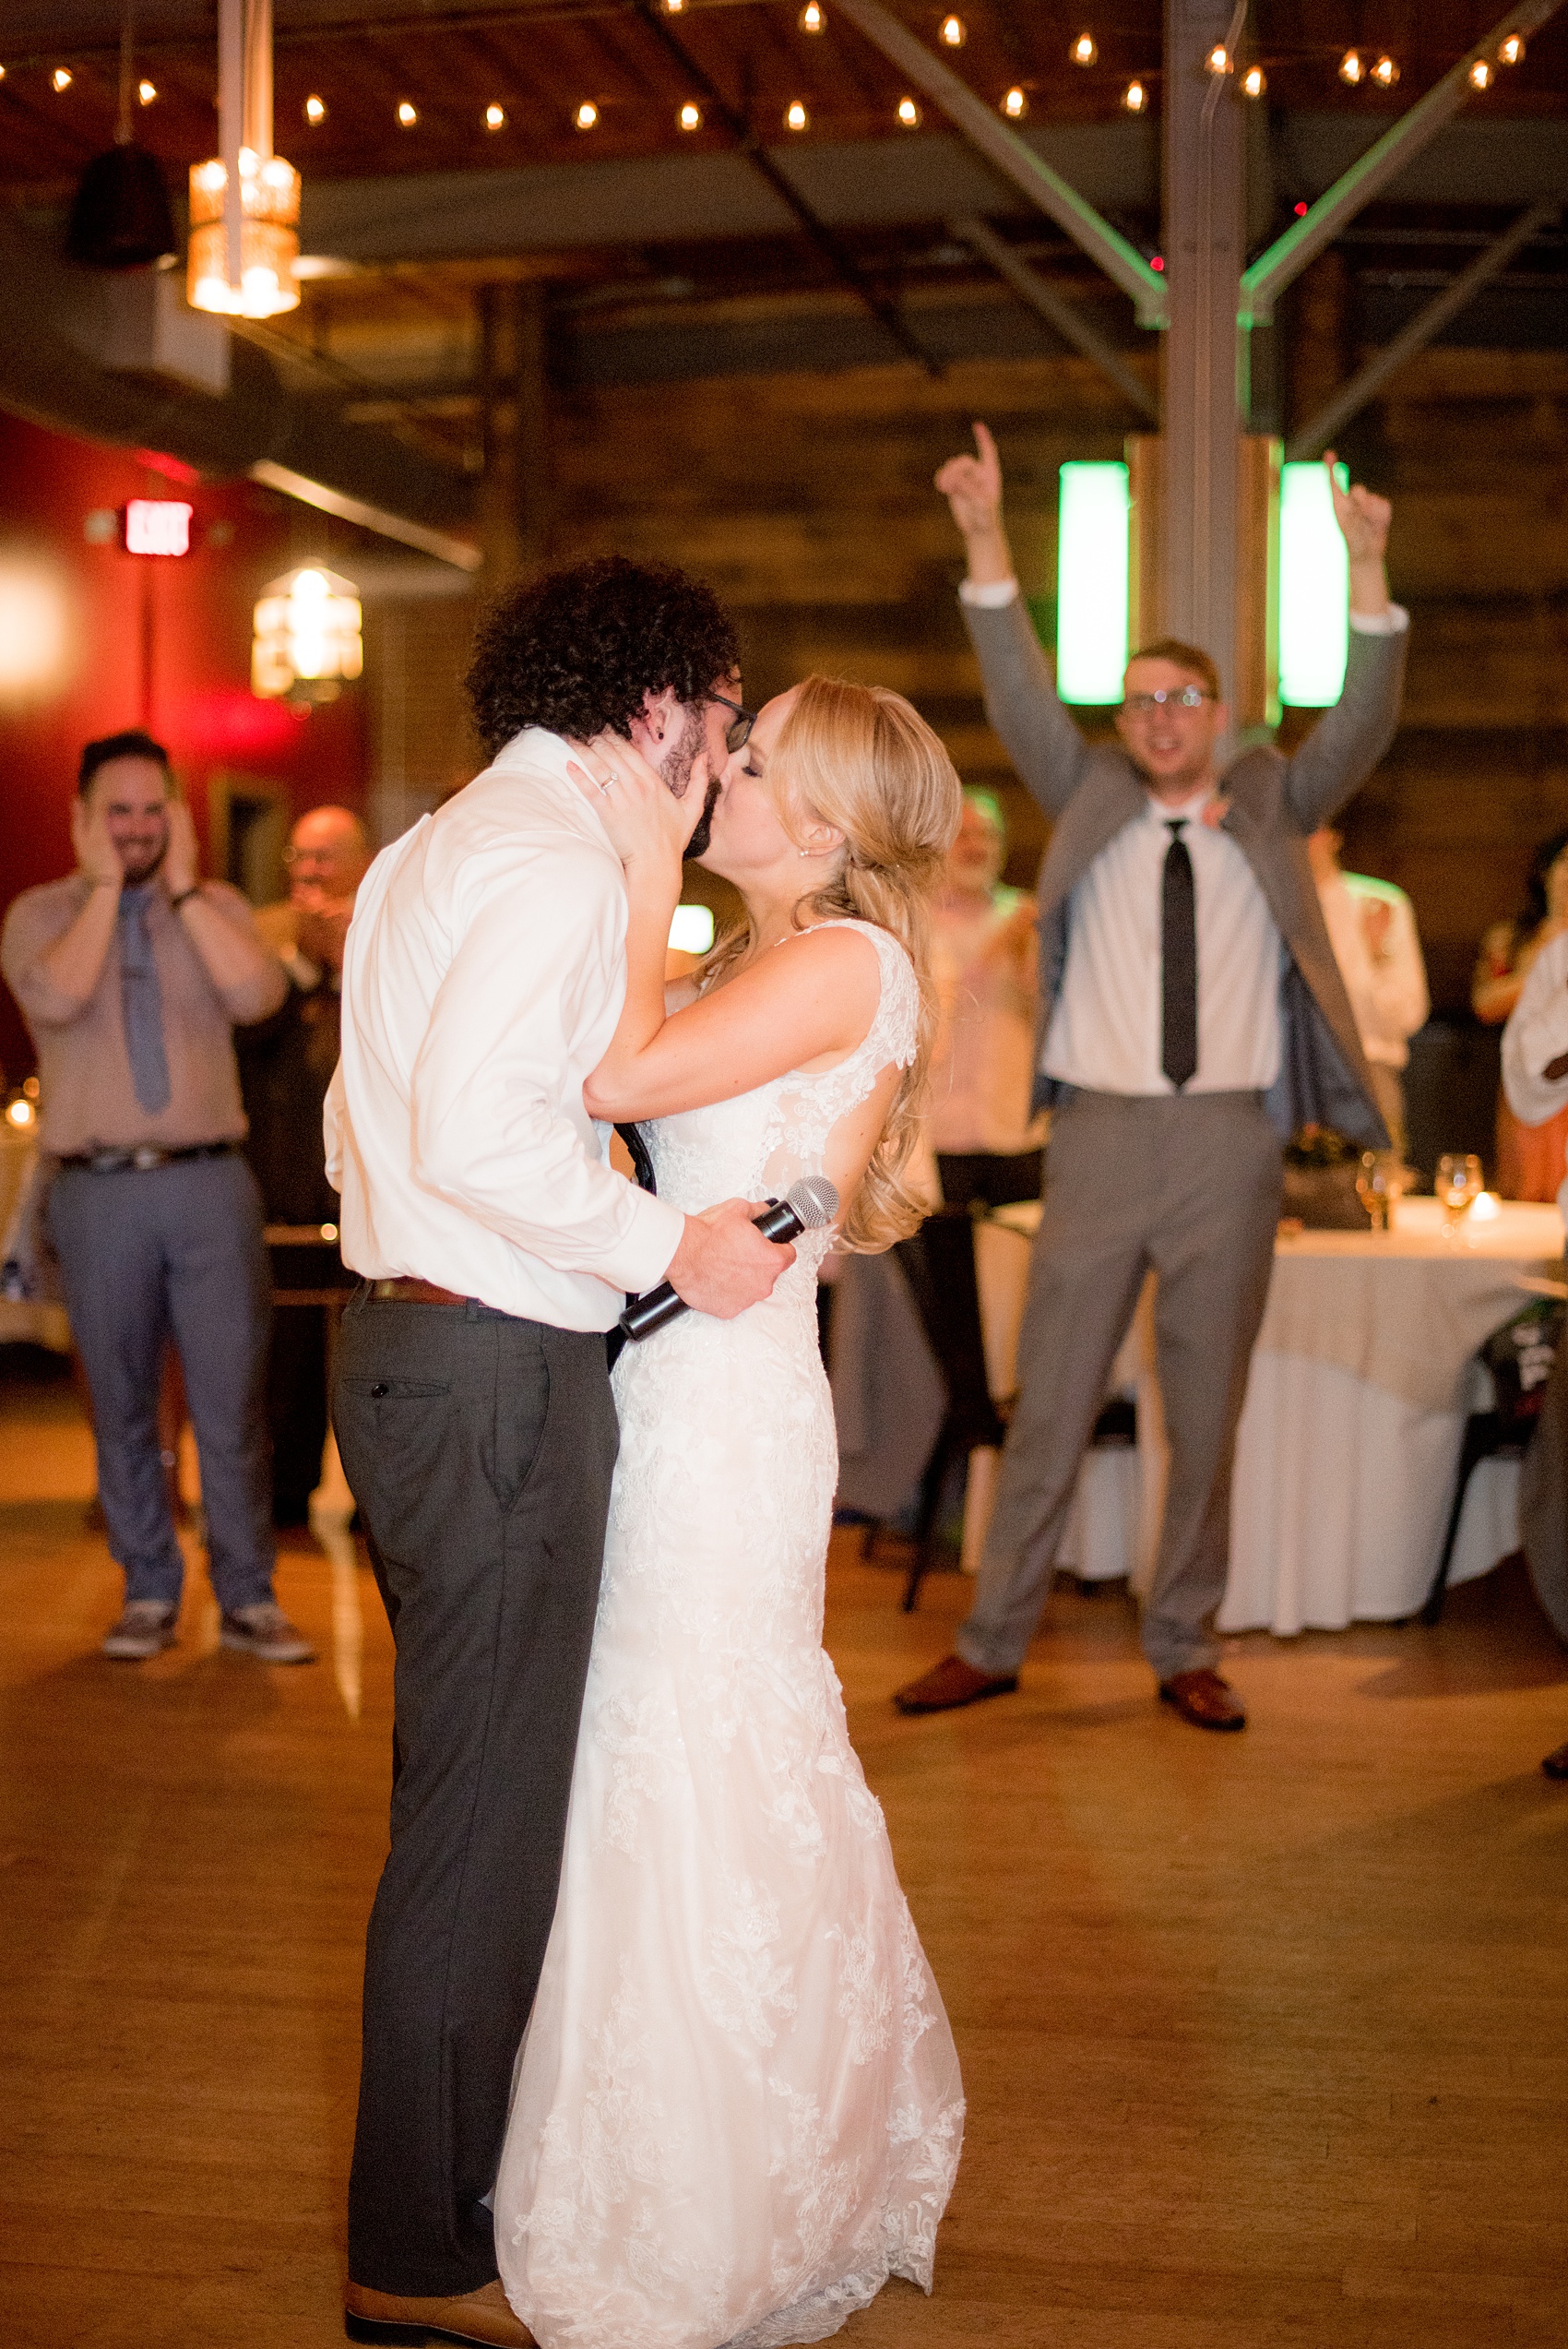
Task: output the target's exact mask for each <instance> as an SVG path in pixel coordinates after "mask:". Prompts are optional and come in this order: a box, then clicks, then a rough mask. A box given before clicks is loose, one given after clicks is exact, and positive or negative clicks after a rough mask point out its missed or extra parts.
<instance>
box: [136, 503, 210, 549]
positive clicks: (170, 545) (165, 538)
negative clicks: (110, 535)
mask: <svg viewBox="0 0 1568 2349" xmlns="http://www.w3.org/2000/svg"><path fill="white" fill-rule="evenodd" d="M195 511H196V509H195V507H192V506H188V505H186V503H185V501H184V498H179V497H133V498H131V499H129V500H128V501H127V503H126V505H125V507H124V508H123V509H122V514H121V525H120V529H121V538H122V541H123V543H124V545H125V552H126V554H189V553H190V551H191V516H192V515H193V513H194V512H195Z"/></svg>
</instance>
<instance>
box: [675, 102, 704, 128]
mask: <svg viewBox="0 0 1568 2349" xmlns="http://www.w3.org/2000/svg"><path fill="white" fill-rule="evenodd" d="M675 119H676V121H677V122H678V123H679V124H680V125H681V128H682V129H683V130H701V128H702V108H701V107H700V106H695V105H694V104H693V103H692V101H691V100H690V99H689V98H688V99H687V101H686V102H685V104H684V105H683V107H682V109H681V111H680V113H678V114H677V115H676V117H675Z"/></svg>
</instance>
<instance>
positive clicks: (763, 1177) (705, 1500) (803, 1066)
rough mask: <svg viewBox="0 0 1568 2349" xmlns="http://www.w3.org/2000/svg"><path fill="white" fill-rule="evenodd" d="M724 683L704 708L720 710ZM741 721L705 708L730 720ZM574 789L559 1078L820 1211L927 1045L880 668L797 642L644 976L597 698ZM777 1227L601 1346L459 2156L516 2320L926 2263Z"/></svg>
mask: <svg viewBox="0 0 1568 2349" xmlns="http://www.w3.org/2000/svg"><path fill="white" fill-rule="evenodd" d="M744 722H745V721H744V718H743V717H742V721H741V723H742V726H743V724H744ZM740 732H741V726H738V727H737V728H736V729H735V730H734V733H740ZM734 733H732V734H731V740H732V741H733V739H734ZM584 765H585V767H588V768H591V769H592V772H591V774H590V773H585V772H579V775H578V788H579V789H581V790H583V791H584V793H585V794H586V795H588V796H590V797H591V798H592V800H593V803H594V805H596V806H597V808H598V809H599V811H600V814H601V815H602V816H603V817H604V819H605V824H606V829H607V830H608V831H609V832H610V835H611V838H612V841H613V842H614V845H615V847H616V849H617V851H618V852H619V853H620V854H621V856H622V858H623V861H624V864H625V868H626V884H627V890H628V896H629V906H630V910H629V928H628V933H627V941H626V948H627V987H626V1001H625V1008H624V1013H623V1015H622V1018H621V1022H620V1025H619V1027H618V1028H617V1030H616V1032H615V1036H614V1039H613V1041H612V1044H611V1047H610V1050H609V1052H608V1053H607V1054H606V1055H605V1057H604V1059H603V1060H602V1061H601V1062H600V1066H599V1067H598V1068H597V1069H596V1070H595V1072H594V1074H593V1076H592V1077H591V1078H590V1079H588V1084H587V1086H586V1087H585V1090H584V1098H585V1101H586V1103H587V1105H588V1109H589V1111H590V1112H591V1113H592V1114H593V1115H596V1116H599V1117H604V1118H611V1117H613V1118H619V1119H627V1118H636V1119H640V1120H645V1121H647V1124H646V1126H645V1129H644V1130H645V1135H646V1139H647V1145H648V1148H649V1151H650V1152H651V1155H652V1159H653V1163H654V1167H655V1170H656V1173H657V1176H658V1182H659V1192H660V1195H661V1196H662V1197H664V1198H670V1199H671V1200H672V1201H673V1202H674V1203H675V1205H677V1206H679V1207H683V1208H685V1209H686V1210H688V1211H692V1212H695V1211H697V1210H700V1209H701V1208H703V1207H704V1206H706V1205H707V1203H708V1202H709V1201H712V1200H715V1199H721V1198H731V1197H743V1198H754V1199H761V1198H764V1197H767V1196H781V1195H782V1194H783V1193H784V1192H785V1191H786V1190H788V1188H789V1187H790V1184H791V1183H792V1182H794V1181H795V1180H796V1179H797V1177H799V1176H800V1175H802V1174H812V1173H816V1174H826V1175H827V1177H828V1178H829V1179H830V1180H831V1181H832V1183H833V1184H834V1185H835V1186H837V1191H838V1194H839V1197H840V1199H841V1200H843V1201H846V1202H848V1209H847V1212H845V1213H843V1214H842V1217H841V1222H842V1231H843V1238H844V1243H845V1245H847V1246H849V1247H850V1248H861V1249H876V1248H882V1247H886V1246H889V1245H890V1244H891V1242H892V1241H894V1240H895V1239H897V1238H899V1237H901V1236H902V1235H903V1234H906V1233H908V1232H909V1231H911V1230H912V1229H913V1228H914V1226H915V1225H916V1223H917V1222H919V1220H920V1210H919V1209H918V1207H917V1206H916V1205H915V1203H914V1202H913V1200H912V1199H911V1198H910V1196H909V1193H908V1192H907V1191H906V1190H905V1189H904V1188H903V1186H902V1185H901V1183H900V1180H899V1174H900V1169H901V1168H902V1166H903V1164H904V1163H905V1161H906V1159H907V1158H908V1156H909V1151H910V1149H911V1146H912V1143H913V1139H914V1128H915V1120H916V1116H917V1111H918V1096H919V1088H920V1083H921V1076H922V1074H923V1068H924V1063H925V1059H926V1055H927V1053H928V1051H929V1047H930V1041H931V1029H932V1014H931V997H930V989H929V985H928V982H927V978H926V968H925V966H926V913H925V898H926V892H927V891H928V889H929V888H930V887H931V886H932V882H933V880H934V879H935V877H936V876H937V875H938V874H939V872H940V870H941V867H942V861H943V857H944V852H945V850H946V847H947V844H948V842H949V841H950V840H951V839H952V837H953V834H954V831H955V830H956V826H957V821H958V812H959V788H958V781H957V778H956V775H955V773H954V771H953V769H952V766H951V764H950V763H949V761H948V758H947V756H946V753H945V752H944V750H943V748H942V746H941V745H940V743H939V742H938V741H937V739H936V737H935V735H934V734H933V733H932V732H931V730H930V728H929V727H928V726H927V725H926V724H925V723H924V721H922V720H921V718H919V717H918V716H917V715H916V713H915V712H914V710H913V709H910V707H909V704H908V702H906V701H904V700H902V699H900V698H899V697H898V696H897V695H896V694H892V693H886V692H882V691H877V690H874V689H872V688H870V687H866V686H851V685H844V684H838V683H836V682H834V681H832V680H830V679H828V678H825V677H809V678H807V680H806V681H805V683H804V684H803V685H801V686H796V687H795V688H794V689H793V690H792V691H791V692H790V693H787V694H784V695H781V696H780V697H779V698H778V700H776V701H772V702H769V703H768V705H767V707H766V709H764V710H763V712H762V714H761V716H760V717H759V718H757V719H756V721H755V722H754V726H753V728H752V731H751V733H750V737H749V739H745V738H744V737H743V736H742V747H741V748H739V749H737V750H735V751H734V752H733V753H732V755H731V758H730V760H729V763H728V765H727V767H726V768H725V769H724V774H723V778H722V783H721V787H720V788H719V793H718V797H717V802H716V803H715V802H714V800H713V795H712V793H709V805H710V806H711V807H712V836H711V844H710V846H709V847H708V848H707V851H706V852H705V853H704V855H703V859H702V861H703V863H704V864H707V866H708V867H709V869H710V870H712V871H714V872H717V873H720V874H722V875H723V876H725V877H726V878H728V879H730V880H731V881H733V882H734V883H735V885H736V887H737V888H739V889H740V891H741V894H742V898H743V900H744V902H745V909H746V923H745V925H744V927H743V928H742V930H741V931H740V932H739V933H738V934H737V935H736V936H733V937H732V938H731V939H730V940H728V941H727V942H726V943H724V944H723V945H721V946H720V947H719V948H718V949H717V951H716V952H715V953H714V954H713V955H711V956H710V957H709V958H708V960H707V964H706V966H705V968H704V970H703V971H702V972H700V973H699V974H698V976H697V979H696V982H695V984H693V983H692V982H689V981H688V982H684V983H683V984H681V985H680V986H678V987H676V988H674V989H672V990H671V995H670V997H669V1004H668V1008H667V999H666V996H665V990H664V985H663V970H664V960H665V941H666V938H667V936H668V935H669V929H670V917H671V912H672V910H673V908H674V905H675V903H676V901H677V900H678V897H679V894H680V887H681V862H682V853H683V849H684V847H685V844H686V836H687V834H688V833H689V832H690V830H691V825H692V811H693V810H694V809H695V806H696V805H698V804H699V793H695V792H694V793H689V794H688V796H687V797H686V798H685V799H684V800H679V801H678V800H674V799H672V798H671V795H670V793H669V792H668V790H667V789H666V788H665V787H664V786H663V784H662V783H661V782H660V781H659V777H658V776H657V775H656V774H654V772H653V770H652V769H649V768H647V767H645V766H644V765H643V763H642V761H641V760H640V759H639V758H638V757H637V754H636V752H635V751H634V750H633V749H632V748H631V747H630V745H628V744H625V743H624V742H622V741H620V740H619V738H617V737H614V736H605V737H600V739H599V740H598V741H597V742H596V743H595V744H594V745H592V748H591V750H590V751H589V752H588V753H587V754H586V756H585V760H584ZM832 1237H833V1234H832V1233H831V1232H822V1233H809V1234H804V1235H802V1238H801V1239H799V1240H798V1241H797V1243H796V1259H797V1260H796V1262H795V1263H794V1264H793V1265H792V1266H791V1267H790V1270H788V1271H787V1272H785V1273H784V1274H783V1276H782V1277H781V1278H780V1280H779V1282H778V1286H777V1287H776V1288H775V1290H774V1293H773V1294H772V1296H771V1297H770V1298H769V1299H768V1300H767V1301H766V1303H765V1304H763V1305H759V1306H754V1307H753V1308H752V1309H751V1310H750V1311H749V1312H748V1313H746V1314H743V1315H742V1317H741V1318H739V1319H737V1320H734V1321H715V1320H711V1319H708V1318H706V1317H704V1316H702V1315H699V1314H695V1313H692V1314H686V1315H684V1316H683V1318H680V1319H679V1320H677V1321H676V1322H674V1323H673V1324H671V1326H669V1327H667V1328H666V1329H664V1330H661V1331H659V1333H658V1334H657V1335H656V1336H654V1337H652V1338H650V1339H648V1340H647V1341H645V1342H644V1343H642V1344H640V1345H629V1346H627V1348H626V1349H625V1351H624V1353H623V1354H622V1355H621V1358H620V1360H619V1362H618V1363H617V1365H616V1368H615V1374H614V1389H615V1400H616V1404H617V1408H618V1411H619V1413H620V1420H621V1452H620V1460H619V1463H618V1465H617V1468H616V1471H615V1483H614V1491H613V1496H612V1503H611V1512H610V1532H609V1536H608V1540H607V1543H606V1547H605V1560H604V1580H603V1586H602V1590H601V1593H600V1606H599V1617H598V1623H597V1626H596V1629H595V1633H594V1644H593V1659H592V1663H591V1665H590V1668H589V1673H588V1692H587V1697H586V1699H585V1702H584V1709H583V1717H582V1729H581V1734H580V1736H579V1740H578V1746H577V1755H576V1771H575V1775H574V1778H573V1783H572V1798H571V1815H570V1820H569V1824H568V1828H567V1835H566V1848H565V1855H564V1865H563V1872H562V1878H561V1891H560V1899H559V1902H558V1904H557V1907H556V1912H555V1921H554V1925H553V1927H552V1933H551V1938H550V1946H549V1950H548V1952H547V1955H546V1958H545V1961H544V1971H543V1974H542V1977H541V1979H540V1987H539V1994H538V1997H537V1998H536V2000H535V2003H534V2008H533V2012H532V2016H531V2019H530V2021H529V2027H528V2032H527V2034H526V2036H525V2039H524V2042H523V2045H522V2049H521V2052H520V2054H519V2056H518V2059H517V2076H516V2081H515V2086H514V2093H513V2105H512V2113H511V2118H510V2122H509V2125H508V2128H507V2134H506V2142H505V2151H504V2152H503V2154H502V2160H501V2166H500V2173H499V2176H498V2177H497V2180H496V2186H495V2195H494V2212H495V2241H496V2248H497V2251H498V2253H499V2257H500V2266H501V2276H502V2281H503V2283H504V2284H505V2290H506V2296H507V2298H508V2299H509V2301H510V2302H511V2304H512V2307H514V2308H515V2309H516V2311H517V2314H518V2316H520V2317H521V2318H522V2319H523V2321H524V2322H525V2323H526V2324H527V2325H529V2327H530V2328H531V2329H532V2331H533V2332H534V2333H535V2334H536V2336H537V2337H538V2339H539V2341H540V2343H542V2344H543V2349H718V2344H720V2343H728V2344H731V2349H769V2345H770V2344H774V2343H780V2344H781V2343H795V2342H807V2341H818V2340H821V2339H823V2338H825V2337H826V2335H827V2334H829V2333H832V2332H836V2331H837V2330H838V2328H839V2327H840V2326H841V2325H842V2324H843V2323H844V2322H845V2320H846V2319H847V2318H848V2317H849V2316H850V2315H851V2314H852V2313H853V2312H854V2311H855V2310H856V2309H857V2308H861V2307H864V2306H865V2305H866V2304H867V2303H868V2302H869V2301H870V2300H871V2299H872V2298H873V2296H874V2295H875V2294H876V2293H877V2292H878V2291H879V2290H880V2289H881V2286H882V2284H883V2283H885V2280H886V2278H887V2277H888V2276H889V2275H901V2276H906V2277H908V2278H909V2279H910V2280H911V2281H912V2282H914V2283H919V2284H921V2286H923V2287H924V2288H925V2289H926V2290H927V2291H929V2290H930V2288H931V2276H932V2253H933V2248H934V2242H935V2235H936V2226H937V2221H938V2220H939V2219H940V2217H941V2215H942V2212H943V2210H944V2207H945V2204H946V2201H947V2198H948V2194H949V2192H950V2190H951V2188H952V2184H953V2176H954V2173H955V2170H956V2166H957V2160H958V2149H959V2143H960V2138H961V2132H962V2122H963V2109H964V2108H963V2102H962V2090H961V2087H960V2083H959V2079H958V2066H957V2058H956V2054H955V2051H954V2046H953V2041H952V2036H951V2033H949V2030H948V2027H947V2020H946V2016H945V2014H944V2011H943V2007H942V2001H941V1998H940V1997H939V1996H938V1993H937V1989H936V1985H935V1983H934V1982H933V1980H932V1974H931V1970H930V1968H929V1966H928V1965H927V1963H926V1960H925V1956H924V1953H923V1952H922V1950H921V1946H920V1942H919V1940H918V1938H917V1937H916V1934H915V1929H914V1926H913V1923H912V1921H911V1919H910V1916H909V1910H908V1908H907V1906H906V1904H905V1902H904V1896H903V1894H902V1892H901V1891H900V1890H899V1888H898V1881H897V1876H896V1874H895V1871H894V1866H893V1855H892V1852H891V1850H890V1848H889V1845H888V1842H887V1835H886V1830H885V1827H884V1824H883V1818H882V1813H881V1810H880V1808H879V1806H878V1805H877V1803H876V1801H875V1798H874V1797H873V1795H871V1793H870V1792H869V1791H868V1789H867V1787H866V1784H865V1782H864V1779H863V1778H862V1776H861V1767H860V1763H859V1761H858V1759H856V1756H855V1753H854V1749H853V1747H851V1746H850V1744H849V1733H848V1730H847V1727H846V1724H845V1719H844V1705H843V1699H842V1696H841V1694H840V1692H839V1687H838V1682H837V1677H836V1675H835V1674H834V1671H833V1667H832V1665H831V1664H830V1663H829V1662H828V1660H827V1658H826V1655H825V1654H824V1653H823V1650H822V1612H823V1580H824V1566H825V1561H826V1549H827V1535H828V1527H829V1523H830V1518H831V1508H832V1499H833V1488H834V1482H835V1473H836V1467H837V1461H836V1454H835V1445H834V1434H833V1420H832V1415H831V1411H830V1408H829V1402H828V1396H827V1389H826V1381H825V1379H824V1377H823V1372H822V1366H821V1363H820V1360H819V1357H818V1353H817V1340H816V1316H815V1286H816V1273H817V1267H818V1265H819V1264H820V1262H821V1259H822V1257H823V1255H824V1254H825V1253H826V1248H827V1246H828V1245H829V1243H830V1241H831V1239H832Z"/></svg>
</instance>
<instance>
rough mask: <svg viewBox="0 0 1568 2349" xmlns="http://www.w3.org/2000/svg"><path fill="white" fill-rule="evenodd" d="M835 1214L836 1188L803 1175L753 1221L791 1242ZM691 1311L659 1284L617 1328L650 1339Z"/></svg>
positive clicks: (769, 1235)
mask: <svg viewBox="0 0 1568 2349" xmlns="http://www.w3.org/2000/svg"><path fill="white" fill-rule="evenodd" d="M837 1212H838V1192H837V1186H835V1185H834V1184H832V1183H830V1182H829V1181H828V1179H827V1177H826V1174H802V1177H801V1179H800V1181H799V1182H798V1183H795V1184H792V1185H791V1186H790V1190H789V1192H788V1194H787V1195H786V1197H784V1198H781V1199H769V1200H768V1202H767V1205H766V1207H765V1208H764V1210H763V1211H762V1213H761V1214H760V1215H754V1216H753V1218H752V1222H753V1223H754V1225H755V1227H756V1229H757V1230H758V1231H759V1232H760V1233H761V1234H762V1236H763V1238H764V1239H765V1240H792V1239H794V1238H795V1237H796V1236H797V1234H800V1233H802V1232H820V1231H822V1230H824V1229H825V1228H826V1225H827V1224H829V1223H831V1222H832V1221H833V1219H834V1217H835V1216H836V1215H837ZM690 1311H691V1307H690V1306H689V1305H688V1304H687V1303H686V1300H685V1298H684V1297H678V1296H677V1295H676V1294H675V1292H674V1290H673V1289H672V1288H671V1286H670V1283H669V1282H668V1281H661V1282H659V1286H658V1288H657V1289H649V1291H648V1292H647V1295H646V1296H641V1297H636V1298H634V1299H633V1301H632V1303H631V1304H630V1305H629V1306H627V1307H626V1310H625V1312H624V1314H623V1315H622V1316H621V1318H620V1321H619V1322H618V1324H617V1325H616V1326H617V1328H619V1329H620V1330H622V1331H623V1332H624V1335H625V1336H626V1337H628V1338H651V1337H652V1335H653V1333H654V1331H655V1330H663V1329H665V1328H667V1327H668V1325H669V1324H670V1323H671V1321H673V1320H674V1319H675V1318H677V1316H678V1315H680V1314H683V1313H689V1312H690Z"/></svg>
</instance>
